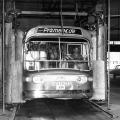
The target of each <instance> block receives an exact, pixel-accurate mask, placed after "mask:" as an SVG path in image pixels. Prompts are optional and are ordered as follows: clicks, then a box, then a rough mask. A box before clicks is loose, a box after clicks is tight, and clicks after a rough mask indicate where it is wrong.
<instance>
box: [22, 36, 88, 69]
mask: <svg viewBox="0 0 120 120" xmlns="http://www.w3.org/2000/svg"><path fill="white" fill-rule="evenodd" d="M89 51H90V50H89V42H88V41H87V40H85V39H75V38H35V37H34V38H31V39H29V41H27V42H26V43H25V46H24V69H25V70H28V71H31V70H32V71H34V70H43V69H77V70H78V69H79V70H88V69H89Z"/></svg>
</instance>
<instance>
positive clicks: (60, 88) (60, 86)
mask: <svg viewBox="0 0 120 120" xmlns="http://www.w3.org/2000/svg"><path fill="white" fill-rule="evenodd" d="M56 90H65V85H56Z"/></svg>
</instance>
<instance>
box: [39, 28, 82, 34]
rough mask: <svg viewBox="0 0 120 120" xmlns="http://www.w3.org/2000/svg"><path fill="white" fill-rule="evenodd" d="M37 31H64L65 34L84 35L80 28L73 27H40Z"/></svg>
mask: <svg viewBox="0 0 120 120" xmlns="http://www.w3.org/2000/svg"><path fill="white" fill-rule="evenodd" d="M37 33H63V34H78V35H82V32H81V30H80V29H73V28H63V29H62V28H38V30H37Z"/></svg>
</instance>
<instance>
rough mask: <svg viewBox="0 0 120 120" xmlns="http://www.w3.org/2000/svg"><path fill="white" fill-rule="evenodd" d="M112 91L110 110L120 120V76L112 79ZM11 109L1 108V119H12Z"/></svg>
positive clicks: (116, 119)
mask: <svg viewBox="0 0 120 120" xmlns="http://www.w3.org/2000/svg"><path fill="white" fill-rule="evenodd" d="M110 81H111V84H110V86H111V93H110V112H112V113H113V114H114V115H115V120H120V117H119V116H120V77H118V78H117V79H115V80H113V79H111V80H110ZM11 115H13V114H11V112H10V111H5V113H2V108H1V109H0V120H12V117H11Z"/></svg>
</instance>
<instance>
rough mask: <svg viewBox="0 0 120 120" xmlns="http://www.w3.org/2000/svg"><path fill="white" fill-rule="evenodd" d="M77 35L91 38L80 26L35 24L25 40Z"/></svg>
mask: <svg viewBox="0 0 120 120" xmlns="http://www.w3.org/2000/svg"><path fill="white" fill-rule="evenodd" d="M46 36H47V37H48V36H50V37H78V38H85V39H88V40H91V34H90V32H89V31H87V30H84V29H82V28H80V27H71V26H64V27H63V28H61V26H48V25H47V26H37V27H34V28H32V29H30V30H29V31H28V32H27V34H26V37H25V41H26V42H27V41H28V40H29V39H30V38H32V37H46Z"/></svg>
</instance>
